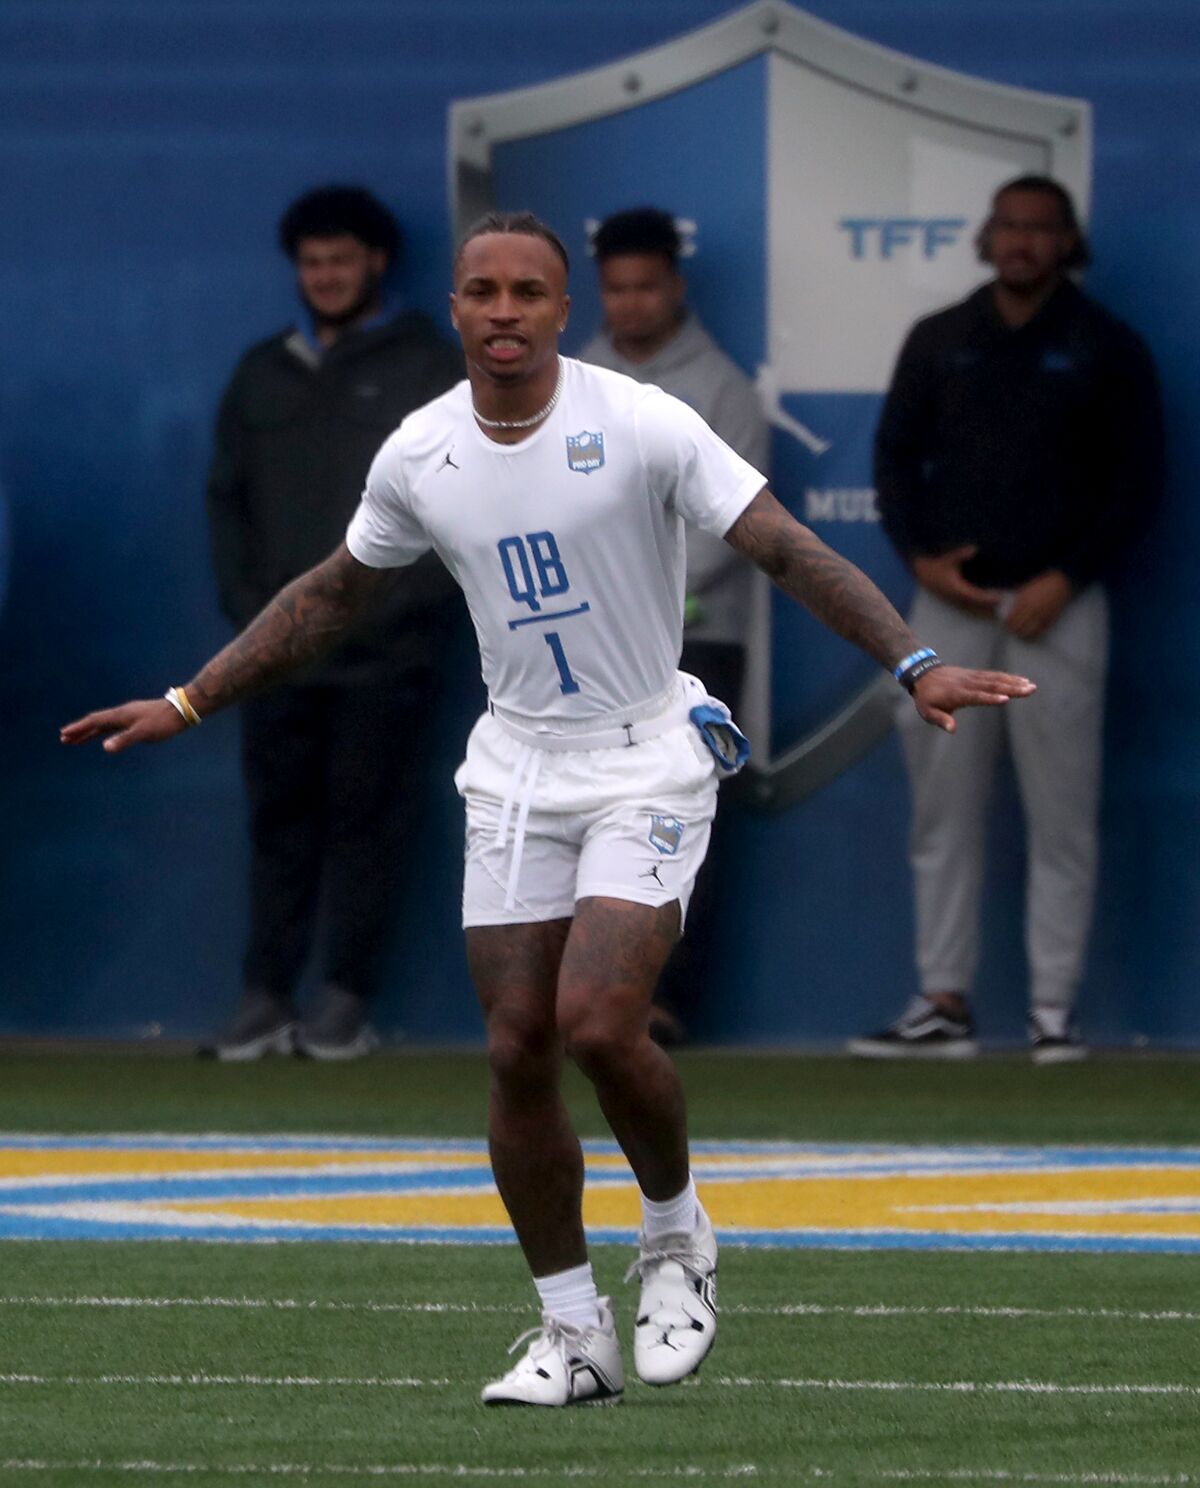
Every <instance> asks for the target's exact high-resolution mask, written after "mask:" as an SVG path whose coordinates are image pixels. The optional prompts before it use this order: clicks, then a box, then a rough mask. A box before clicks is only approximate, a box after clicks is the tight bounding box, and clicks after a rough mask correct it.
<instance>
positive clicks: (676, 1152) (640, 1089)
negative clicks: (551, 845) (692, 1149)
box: [558, 898, 688, 1200]
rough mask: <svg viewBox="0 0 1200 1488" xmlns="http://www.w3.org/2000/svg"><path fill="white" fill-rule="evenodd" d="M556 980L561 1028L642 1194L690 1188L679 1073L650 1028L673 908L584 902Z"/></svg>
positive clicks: (667, 1194)
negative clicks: (651, 1011) (651, 1005)
mask: <svg viewBox="0 0 1200 1488" xmlns="http://www.w3.org/2000/svg"><path fill="white" fill-rule="evenodd" d="M575 910H576V913H575V919H574V922H573V923H572V925H571V933H570V935H569V937H568V938H567V944H566V949H565V950H564V952H563V958H562V970H561V971H560V973H559V979H558V1026H559V1029H560V1031H561V1033H562V1037H563V1041H564V1043H565V1045H566V1049H567V1052H568V1054H570V1056H571V1058H572V1059H573V1060H574V1061H575V1063H576V1064H577V1065H578V1066H579V1068H580V1069H581V1070H582V1071H583V1072H584V1074H585V1075H586V1076H587V1077H588V1079H589V1080H590V1081H591V1082H592V1084H593V1085H594V1086H595V1089H596V1095H597V1098H598V1099H599V1101H600V1109H601V1110H602V1111H603V1112H604V1117H605V1120H606V1121H607V1122H608V1124H609V1126H610V1128H611V1129H612V1133H613V1136H615V1137H616V1139H617V1141H618V1142H619V1143H620V1145H621V1150H622V1151H623V1152H624V1154H625V1156H626V1157H627V1158H628V1159H629V1165H630V1167H631V1168H632V1169H633V1171H634V1174H635V1175H636V1177H637V1180H638V1184H639V1186H640V1187H641V1190H642V1192H643V1193H644V1194H645V1195H646V1196H647V1197H648V1198H651V1199H657V1200H666V1199H670V1198H674V1197H675V1195H676V1194H677V1193H679V1192H680V1190H681V1189H683V1187H684V1186H685V1185H686V1183H687V1181H688V1152H687V1112H686V1108H685V1104H684V1098H683V1087H682V1085H681V1084H680V1080H679V1076H678V1074H677V1073H676V1070H675V1066H674V1065H673V1064H672V1063H671V1061H670V1059H669V1058H668V1057H667V1055H666V1054H665V1053H664V1052H663V1051H662V1050H661V1049H660V1048H659V1047H658V1045H657V1044H655V1043H654V1042H653V1041H652V1040H651V1038H650V1034H649V1031H648V1017H649V1012H650V1000H651V997H652V996H653V994H654V989H655V987H656V986H657V985H658V979H659V976H660V974H661V972H662V969H663V967H664V966H665V964H666V961H667V957H668V956H669V955H670V953H671V949H672V947H673V946H674V944H675V942H676V940H678V938H679V905H678V904H675V903H672V904H667V905H663V906H662V908H660V909H653V908H651V907H650V906H649V905H645V904H631V903H629V902H628V901H626V900H623V899H601V898H592V899H581V900H580V901H579V903H578V904H577V905H576V906H575Z"/></svg>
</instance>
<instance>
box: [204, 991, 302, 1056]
mask: <svg viewBox="0 0 1200 1488" xmlns="http://www.w3.org/2000/svg"><path fill="white" fill-rule="evenodd" d="M295 1028H296V1015H295V1013H294V1012H293V1011H292V1006H291V1003H290V1002H288V1001H287V999H286V998H281V997H276V996H275V995H274V994H273V993H271V992H263V991H261V990H260V989H258V988H251V989H250V991H248V992H247V993H246V995H245V996H244V997H243V998H242V1003H241V1006H240V1007H239V1008H238V1010H237V1012H236V1013H235V1014H234V1015H233V1019H232V1021H231V1022H230V1023H229V1024H228V1025H227V1026H226V1027H225V1028H224V1029H223V1030H222V1031H221V1032H220V1033H219V1034H218V1035H217V1037H216V1038H215V1039H214V1040H213V1042H212V1043H211V1044H205V1045H203V1046H202V1047H201V1048H200V1049H198V1050H197V1051H196V1052H197V1053H198V1054H199V1056H200V1058H201V1059H219V1060H220V1061H221V1062H222V1063H223V1064H242V1063H249V1062H250V1061H252V1060H255V1059H262V1058H263V1056H264V1055H266V1054H290V1053H291V1052H292V1048H293V1035H294V1033H295Z"/></svg>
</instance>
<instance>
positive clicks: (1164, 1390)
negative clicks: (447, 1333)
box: [0, 1371, 1200, 1397]
mask: <svg viewBox="0 0 1200 1488" xmlns="http://www.w3.org/2000/svg"><path fill="white" fill-rule="evenodd" d="M454 1383H456V1382H455V1381H453V1380H449V1379H419V1378H415V1377H411V1376H393V1377H387V1376H382V1375H357V1376H356V1375H297V1374H207V1373H205V1372H204V1371H193V1372H190V1373H188V1374H0V1386H3V1385H42V1386H44V1385H53V1386H63V1385H66V1386H79V1387H84V1388H90V1387H91V1386H93V1385H135V1386H139V1387H142V1386H168V1387H171V1388H177V1389H178V1388H183V1389H187V1388H190V1387H192V1386H210V1385H223V1386H234V1387H246V1388H250V1387H253V1388H264V1387H265V1388H282V1389H296V1388H300V1389H327V1390H338V1389H356V1390H357V1389H363V1390H367V1389H379V1390H422V1389H435V1388H443V1387H445V1386H447V1385H451V1384H454ZM458 1383H461V1381H458ZM708 1383H709V1384H710V1385H714V1386H716V1387H718V1388H720V1389H730V1390H823V1391H829V1392H833V1393H838V1392H876V1393H887V1394H904V1393H910V1392H932V1393H935V1394H943V1395H1101V1396H1105V1395H1125V1396H1146V1395H1173V1396H1189V1397H1190V1396H1200V1385H1196V1384H1187V1383H1158V1384H1139V1383H1130V1382H1125V1381H1121V1382H1115V1383H1110V1384H1103V1383H1089V1382H1086V1381H1085V1382H1079V1383H1077V1382H1072V1381H1064V1380H909V1379H858V1380H855V1379H816V1378H814V1379H767V1378H763V1377H762V1376H753V1375H719V1376H717V1377H715V1378H712V1377H710V1378H709V1381H708Z"/></svg>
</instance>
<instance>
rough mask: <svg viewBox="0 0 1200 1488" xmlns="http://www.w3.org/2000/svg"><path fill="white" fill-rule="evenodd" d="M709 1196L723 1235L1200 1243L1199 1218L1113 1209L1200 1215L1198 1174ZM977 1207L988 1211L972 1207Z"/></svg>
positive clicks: (707, 1190) (1059, 1175) (1093, 1172)
mask: <svg viewBox="0 0 1200 1488" xmlns="http://www.w3.org/2000/svg"><path fill="white" fill-rule="evenodd" d="M702 1191H703V1195H704V1204H705V1207H706V1208H707V1210H708V1212H709V1214H710V1216H711V1217H712V1221H713V1223H714V1224H715V1225H717V1226H718V1228H719V1227H721V1226H722V1225H724V1226H726V1227H738V1228H748V1229H763V1230H779V1229H809V1228H813V1229H823V1230H911V1231H917V1230H920V1231H934V1232H937V1233H945V1234H964V1233H970V1234H979V1233H988V1234H1006V1233H1024V1234H1028V1233H1031V1232H1033V1233H1042V1232H1046V1233H1061V1232H1062V1231H1063V1230H1070V1231H1072V1232H1076V1233H1080V1234H1095V1235H1127V1234H1130V1233H1131V1232H1136V1233H1138V1234H1149V1235H1194V1234H1197V1233H1200V1213H1196V1212H1193V1213H1191V1214H1188V1213H1178V1214H1172V1213H1159V1214H1146V1213H1129V1212H1121V1211H1120V1210H1116V1209H1114V1208H1112V1207H1108V1208H1107V1209H1106V1208H1105V1206H1106V1205H1107V1206H1113V1205H1116V1204H1129V1203H1131V1202H1142V1203H1153V1202H1154V1201H1162V1200H1170V1199H1174V1200H1180V1199H1183V1200H1185V1201H1190V1202H1191V1203H1192V1205H1193V1207H1195V1206H1197V1205H1200V1172H1198V1171H1196V1170H1194V1169H1186V1168H1175V1167H1159V1168H1154V1167H1147V1168H1133V1167H1121V1168H1116V1169H1107V1168H1088V1169H1079V1168H1067V1169H1063V1170H1061V1171H1049V1172H1048V1171H1043V1170H1039V1169H1034V1170H1032V1171H1030V1172H1025V1173H946V1174H943V1175H935V1174H926V1173H922V1174H911V1175H910V1174H904V1173H899V1174H896V1173H889V1174H886V1175H880V1176H878V1177H867V1176H857V1175H856V1176H853V1177H842V1178H800V1179H780V1180H767V1181H762V1180H753V1181H750V1182H710V1183H707V1184H704V1185H702ZM976 1205H979V1206H987V1207H983V1208H973V1207H972V1206H976ZM1001 1205H1003V1206H1005V1207H1004V1208H999V1207H998V1206H1001ZM1078 1205H1093V1206H1096V1207H1097V1208H1098V1209H1099V1210H1100V1211H1101V1212H1099V1213H1089V1212H1079V1210H1078V1209H1077V1208H1075V1207H1074V1206H1078ZM1068 1206H1070V1207H1068Z"/></svg>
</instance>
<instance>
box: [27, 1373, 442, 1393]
mask: <svg viewBox="0 0 1200 1488" xmlns="http://www.w3.org/2000/svg"><path fill="white" fill-rule="evenodd" d="M453 1383H454V1381H452V1380H448V1379H411V1378H408V1377H405V1376H395V1377H393V1378H386V1377H383V1376H380V1375H359V1376H341V1375H310V1374H205V1373H204V1372H203V1371H202V1370H197V1371H193V1372H191V1373H188V1374H0V1385H83V1386H91V1385H170V1386H175V1387H183V1388H187V1387H189V1386H191V1385H235V1386H254V1387H256V1388H257V1387H259V1386H281V1387H284V1388H287V1389H294V1388H301V1389H305V1388H307V1389H314V1388H315V1389H319V1390H338V1389H354V1390H367V1389H379V1390H424V1389H432V1388H435V1387H440V1386H443V1385H449V1384H453Z"/></svg>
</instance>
